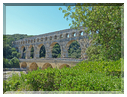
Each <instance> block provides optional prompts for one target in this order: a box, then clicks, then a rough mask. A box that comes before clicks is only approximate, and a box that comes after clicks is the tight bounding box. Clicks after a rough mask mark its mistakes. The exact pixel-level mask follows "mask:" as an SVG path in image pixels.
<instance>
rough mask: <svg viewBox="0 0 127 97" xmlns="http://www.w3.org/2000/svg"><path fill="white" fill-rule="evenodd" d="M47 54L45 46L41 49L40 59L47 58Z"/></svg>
mask: <svg viewBox="0 0 127 97" xmlns="http://www.w3.org/2000/svg"><path fill="white" fill-rule="evenodd" d="M45 53H46V51H45V46H44V45H43V46H42V47H41V48H40V58H42V57H43V58H44V57H45Z"/></svg>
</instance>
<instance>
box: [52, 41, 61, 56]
mask: <svg viewBox="0 0 127 97" xmlns="http://www.w3.org/2000/svg"><path fill="white" fill-rule="evenodd" d="M60 56H61V49H60V45H59V44H58V43H56V44H55V45H54V46H53V50H52V57H53V58H58V57H60Z"/></svg>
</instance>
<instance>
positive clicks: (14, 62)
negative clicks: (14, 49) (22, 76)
mask: <svg viewBox="0 0 127 97" xmlns="http://www.w3.org/2000/svg"><path fill="white" fill-rule="evenodd" d="M9 63H10V67H11V68H20V65H19V60H18V59H17V58H16V57H14V58H12V59H11V60H10V62H9Z"/></svg>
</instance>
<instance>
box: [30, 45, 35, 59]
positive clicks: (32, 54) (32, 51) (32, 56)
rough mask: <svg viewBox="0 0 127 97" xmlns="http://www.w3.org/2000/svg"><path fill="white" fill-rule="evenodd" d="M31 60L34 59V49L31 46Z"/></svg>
mask: <svg viewBox="0 0 127 97" xmlns="http://www.w3.org/2000/svg"><path fill="white" fill-rule="evenodd" d="M30 58H34V47H33V46H31V50H30Z"/></svg>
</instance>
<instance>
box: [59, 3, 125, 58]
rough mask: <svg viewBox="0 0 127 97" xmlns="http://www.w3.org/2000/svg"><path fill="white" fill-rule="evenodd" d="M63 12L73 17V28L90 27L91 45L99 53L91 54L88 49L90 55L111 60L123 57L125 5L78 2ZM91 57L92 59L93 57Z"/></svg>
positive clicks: (65, 16) (68, 17) (66, 16)
mask: <svg viewBox="0 0 127 97" xmlns="http://www.w3.org/2000/svg"><path fill="white" fill-rule="evenodd" d="M96 5H98V4H96ZM59 10H62V8H59ZM62 12H63V13H64V18H66V19H67V20H68V19H72V23H71V24H69V25H70V26H71V28H79V27H81V26H82V27H84V28H85V27H87V28H88V29H87V30H86V31H85V32H86V33H89V34H90V32H91V35H92V39H93V42H92V44H91V47H94V48H96V49H97V50H98V51H99V53H91V54H90V53H89V52H88V51H89V50H87V51H86V53H88V56H96V55H97V56H98V58H99V57H100V58H102V59H103V58H104V59H111V60H117V59H119V58H121V49H122V51H123V45H121V39H122V40H123V33H122V32H121V29H122V28H123V25H122V26H121V22H123V21H121V13H122V14H123V6H120V4H116V5H115V6H110V5H108V6H107V4H106V6H105V5H103V6H93V5H87V4H76V6H67V9H66V10H62ZM121 33H122V38H121ZM94 44H96V45H94ZM98 46H100V47H98ZM91 47H90V48H91ZM122 53H123V52H122ZM89 54H90V55H89ZM90 59H91V60H92V57H91V58H90Z"/></svg>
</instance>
